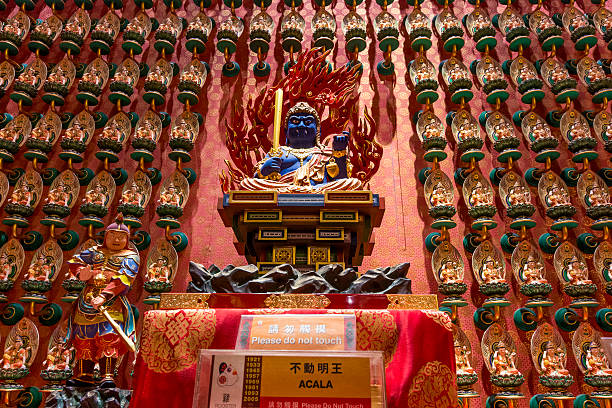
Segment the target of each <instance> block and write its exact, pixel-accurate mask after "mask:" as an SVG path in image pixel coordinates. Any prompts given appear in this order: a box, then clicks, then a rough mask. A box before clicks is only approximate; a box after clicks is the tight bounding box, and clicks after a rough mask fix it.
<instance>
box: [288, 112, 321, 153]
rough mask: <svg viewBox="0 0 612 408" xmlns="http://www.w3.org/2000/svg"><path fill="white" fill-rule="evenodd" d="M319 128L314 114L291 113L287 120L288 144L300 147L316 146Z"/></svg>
mask: <svg viewBox="0 0 612 408" xmlns="http://www.w3.org/2000/svg"><path fill="white" fill-rule="evenodd" d="M317 130H318V129H317V121H316V119H315V117H314V116H313V115H309V114H295V115H291V116H290V117H289V120H288V121H287V134H286V136H287V145H288V146H290V147H294V148H298V149H304V148H308V147H314V146H315V144H316V140H317Z"/></svg>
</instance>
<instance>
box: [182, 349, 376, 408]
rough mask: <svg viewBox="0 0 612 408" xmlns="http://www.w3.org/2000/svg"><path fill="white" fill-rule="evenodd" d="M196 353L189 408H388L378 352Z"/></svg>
mask: <svg viewBox="0 0 612 408" xmlns="http://www.w3.org/2000/svg"><path fill="white" fill-rule="evenodd" d="M200 353H201V354H200V360H199V363H198V372H197V374H196V386H195V395H194V400H193V408H205V407H210V408H381V407H385V406H386V405H385V396H384V394H385V386H384V363H383V359H382V353H381V352H370V351H368V352H365V351H360V352H329V351H326V352H324V353H314V352H300V353H299V354H296V353H295V352H289V351H286V352H279V351H228V350H201V352H200Z"/></svg>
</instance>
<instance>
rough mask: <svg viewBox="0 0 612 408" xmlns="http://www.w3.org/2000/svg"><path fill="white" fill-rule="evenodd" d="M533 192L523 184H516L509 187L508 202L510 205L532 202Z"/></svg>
mask: <svg viewBox="0 0 612 408" xmlns="http://www.w3.org/2000/svg"><path fill="white" fill-rule="evenodd" d="M530 201H531V193H530V192H529V189H528V188H526V187H525V186H523V185H521V184H515V185H513V186H512V187H510V188H509V189H508V195H507V196H506V202H507V203H508V205H524V204H531V202H530Z"/></svg>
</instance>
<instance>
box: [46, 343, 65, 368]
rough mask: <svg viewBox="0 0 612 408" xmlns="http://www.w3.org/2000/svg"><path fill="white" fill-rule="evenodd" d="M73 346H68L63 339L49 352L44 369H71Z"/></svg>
mask: <svg viewBox="0 0 612 408" xmlns="http://www.w3.org/2000/svg"><path fill="white" fill-rule="evenodd" d="M72 351H73V348H72V347H66V344H64V343H62V342H61V341H60V342H58V343H57V344H56V345H55V346H53V347H51V350H49V352H48V353H47V359H46V360H45V361H43V363H42V366H43V369H45V370H49V371H66V370H69V369H70V359H71V357H72Z"/></svg>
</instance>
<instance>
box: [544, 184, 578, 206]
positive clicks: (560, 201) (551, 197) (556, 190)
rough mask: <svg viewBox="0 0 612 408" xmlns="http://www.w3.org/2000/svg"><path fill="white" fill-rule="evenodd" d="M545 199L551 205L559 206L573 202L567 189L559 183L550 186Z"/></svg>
mask: <svg viewBox="0 0 612 408" xmlns="http://www.w3.org/2000/svg"><path fill="white" fill-rule="evenodd" d="M544 201H545V202H546V205H547V206H549V207H557V206H561V205H570V204H571V202H570V199H569V197H568V195H567V194H566V193H565V190H564V189H563V188H561V186H559V184H557V183H555V184H553V185H552V186H550V187H548V190H547V192H546V196H545V197H544Z"/></svg>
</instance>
